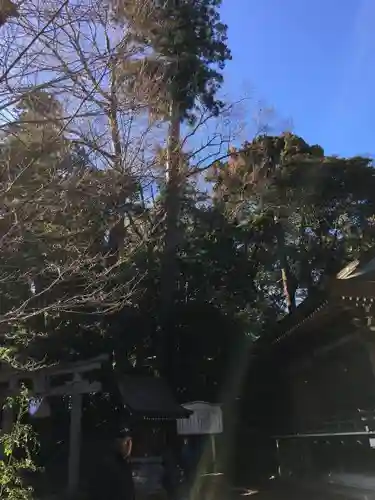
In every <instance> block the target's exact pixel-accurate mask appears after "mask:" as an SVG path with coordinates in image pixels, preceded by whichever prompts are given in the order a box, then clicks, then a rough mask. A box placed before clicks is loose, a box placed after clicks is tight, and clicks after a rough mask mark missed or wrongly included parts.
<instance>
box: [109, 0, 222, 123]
mask: <svg viewBox="0 0 375 500" xmlns="http://www.w3.org/2000/svg"><path fill="white" fill-rule="evenodd" d="M112 3H113V4H114V6H115V9H116V12H117V14H120V16H124V17H125V19H126V20H127V22H129V25H130V28H131V31H132V34H133V38H134V41H135V42H136V43H137V44H139V45H140V46H141V47H143V50H144V51H145V53H147V52H148V49H151V50H152V52H151V54H150V55H147V56H144V58H143V59H142V63H140V62H139V61H138V60H137V61H136V62H135V66H134V68H133V70H132V68H131V66H127V68H126V69H127V71H128V75H129V72H130V73H132V71H134V70H136V68H138V73H137V75H139V71H140V67H141V68H142V77H143V78H146V79H148V81H149V84H150V85H154V84H155V80H157V81H158V82H159V84H160V86H159V88H158V89H155V90H154V91H151V93H153V92H154V93H156V94H157V95H158V104H157V107H159V112H161V114H162V115H164V116H165V115H166V114H167V110H168V106H169V103H170V101H171V100H173V101H175V102H177V103H178V105H179V110H180V114H181V118H182V119H184V118H187V119H189V120H190V121H192V120H194V112H193V109H194V107H195V103H196V100H197V99H198V100H199V101H200V102H201V103H203V105H204V106H205V107H206V108H207V109H209V110H211V111H212V112H213V113H214V114H218V113H219V111H220V109H221V108H222V102H221V101H220V100H218V99H217V97H216V94H217V91H218V90H219V88H220V86H221V83H222V81H223V77H222V74H221V70H222V69H223V68H224V65H225V62H226V61H227V60H229V59H230V58H231V54H230V51H229V49H228V47H227V44H226V41H227V27H226V26H225V25H224V24H223V23H222V22H221V21H220V15H219V11H218V9H219V7H220V5H221V0H182V1H178V2H176V0H168V1H163V2H160V3H159V4H157V5H155V2H154V1H153V0H146V1H144V0H142V2H137V1H136V2H129V1H122V0H120V1H118V2H115V1H114V2H112ZM133 74H136V73H134V72H133ZM150 104H151V103H150Z"/></svg>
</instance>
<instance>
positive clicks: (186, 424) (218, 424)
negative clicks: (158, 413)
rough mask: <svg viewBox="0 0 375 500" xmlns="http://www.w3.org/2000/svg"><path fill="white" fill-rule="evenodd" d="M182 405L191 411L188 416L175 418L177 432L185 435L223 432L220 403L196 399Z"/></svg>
mask: <svg viewBox="0 0 375 500" xmlns="http://www.w3.org/2000/svg"><path fill="white" fill-rule="evenodd" d="M182 406H183V407H184V408H186V409H187V410H190V411H192V412H193V413H192V414H191V415H190V417H189V418H181V419H179V420H177V433H178V434H180V435H185V436H187V435H196V434H221V433H222V432H223V412H222V410H221V407H220V405H214V404H210V403H205V402H203V401H196V402H194V403H186V404H184V405H182Z"/></svg>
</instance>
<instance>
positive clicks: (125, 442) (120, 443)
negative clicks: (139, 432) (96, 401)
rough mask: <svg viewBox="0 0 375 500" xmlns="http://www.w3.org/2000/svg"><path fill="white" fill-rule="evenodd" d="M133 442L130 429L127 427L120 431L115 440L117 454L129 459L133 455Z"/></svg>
mask: <svg viewBox="0 0 375 500" xmlns="http://www.w3.org/2000/svg"><path fill="white" fill-rule="evenodd" d="M131 441H132V437H131V433H130V429H128V428H126V427H125V428H122V429H120V431H119V432H118V433H117V436H116V440H115V450H116V452H117V453H119V454H120V455H121V456H122V457H124V458H126V457H128V456H129V455H130V453H131Z"/></svg>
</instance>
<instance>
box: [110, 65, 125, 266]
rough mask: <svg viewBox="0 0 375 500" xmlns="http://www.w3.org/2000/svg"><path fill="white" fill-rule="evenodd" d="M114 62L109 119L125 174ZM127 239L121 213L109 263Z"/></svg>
mask: <svg viewBox="0 0 375 500" xmlns="http://www.w3.org/2000/svg"><path fill="white" fill-rule="evenodd" d="M111 63H112V71H111V95H110V106H109V110H108V120H109V125H110V129H111V138H112V146H113V152H114V157H115V158H114V169H115V170H117V171H118V172H122V173H123V174H124V175H125V169H124V166H123V164H122V163H123V158H122V156H123V155H122V145H121V134H120V127H119V123H118V116H117V112H118V102H117V91H118V89H117V80H116V73H115V70H114V63H115V62H114V60H112V61H111ZM124 239H125V216H124V214H122V215H120V217H119V219H118V220H117V221H116V223H115V224H114V225H113V226H112V227H111V228H110V231H109V238H108V248H109V255H108V258H107V265H109V266H114V265H115V264H116V263H117V261H118V260H119V258H120V253H121V250H122V248H123V246H124Z"/></svg>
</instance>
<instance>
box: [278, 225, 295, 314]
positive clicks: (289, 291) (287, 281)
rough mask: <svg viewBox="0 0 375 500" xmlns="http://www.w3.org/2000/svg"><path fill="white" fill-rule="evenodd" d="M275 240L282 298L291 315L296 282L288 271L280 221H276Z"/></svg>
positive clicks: (283, 235) (293, 306)
mask: <svg viewBox="0 0 375 500" xmlns="http://www.w3.org/2000/svg"><path fill="white" fill-rule="evenodd" d="M276 238H277V246H278V253H279V259H280V267H281V279H282V284H283V290H284V297H285V302H286V306H287V308H288V313H289V314H291V313H292V312H293V311H294V310H295V308H296V283H295V281H296V280H295V277H294V276H293V274H292V272H291V270H290V266H289V262H288V257H287V254H286V245H285V231H284V226H283V223H282V221H280V220H278V221H277V223H276Z"/></svg>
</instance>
